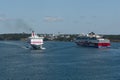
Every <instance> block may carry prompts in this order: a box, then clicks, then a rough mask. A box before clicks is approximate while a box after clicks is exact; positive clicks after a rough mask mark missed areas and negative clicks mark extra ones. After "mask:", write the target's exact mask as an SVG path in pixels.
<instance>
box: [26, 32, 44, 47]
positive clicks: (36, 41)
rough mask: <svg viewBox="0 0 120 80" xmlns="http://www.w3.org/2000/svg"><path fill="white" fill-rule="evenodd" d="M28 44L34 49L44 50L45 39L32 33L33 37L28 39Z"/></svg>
mask: <svg viewBox="0 0 120 80" xmlns="http://www.w3.org/2000/svg"><path fill="white" fill-rule="evenodd" d="M28 43H29V44H30V45H31V47H32V48H33V49H44V48H43V47H42V45H43V37H39V36H38V35H37V34H35V33H34V31H32V34H31V36H30V37H29V38H28Z"/></svg>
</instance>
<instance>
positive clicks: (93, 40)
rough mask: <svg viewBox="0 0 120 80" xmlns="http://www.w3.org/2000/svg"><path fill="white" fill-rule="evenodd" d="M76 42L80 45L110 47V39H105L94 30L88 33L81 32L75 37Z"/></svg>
mask: <svg viewBox="0 0 120 80" xmlns="http://www.w3.org/2000/svg"><path fill="white" fill-rule="evenodd" d="M75 43H76V44H77V45H80V46H86V47H96V48H106V47H110V40H109V39H105V38H103V37H102V36H100V35H97V34H95V33H94V32H91V33H88V34H87V35H85V34H81V35H79V36H78V37H77V38H76V39H75Z"/></svg>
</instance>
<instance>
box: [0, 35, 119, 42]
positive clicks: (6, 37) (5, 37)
mask: <svg viewBox="0 0 120 80" xmlns="http://www.w3.org/2000/svg"><path fill="white" fill-rule="evenodd" d="M30 35H31V34H24V33H14V34H0V40H26V39H27V38H28V37H29V36H30ZM38 35H40V34H38ZM67 35H68V34H67ZM103 36H104V37H105V38H107V39H110V41H113V42H120V35H103ZM76 37H77V35H76V34H69V37H61V36H59V35H58V36H57V38H54V39H50V36H49V35H48V36H44V40H45V41H46V40H54V41H73V40H74V39H75V38H76Z"/></svg>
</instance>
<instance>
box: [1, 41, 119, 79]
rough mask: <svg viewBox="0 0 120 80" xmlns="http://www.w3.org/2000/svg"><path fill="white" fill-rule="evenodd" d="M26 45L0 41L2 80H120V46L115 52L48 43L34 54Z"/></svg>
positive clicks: (113, 46)
mask: <svg viewBox="0 0 120 80" xmlns="http://www.w3.org/2000/svg"><path fill="white" fill-rule="evenodd" d="M26 45H27V44H26V43H25V42H21V41H0V54H1V56H0V80H120V77H119V76H120V43H112V46H111V48H108V49H107V48H106V49H98V48H87V47H79V46H77V45H76V44H75V43H73V42H49V41H48V42H45V44H44V45H43V46H44V47H45V48H46V49H45V50H30V49H29V48H27V47H26Z"/></svg>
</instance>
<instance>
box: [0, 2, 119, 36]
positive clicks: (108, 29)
mask: <svg viewBox="0 0 120 80" xmlns="http://www.w3.org/2000/svg"><path fill="white" fill-rule="evenodd" d="M32 30H34V31H35V32H36V33H52V34H56V33H63V34H78V33H88V32H95V33H99V34H120V0H0V34H3V33H22V32H26V33H29V32H31V31H32Z"/></svg>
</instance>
